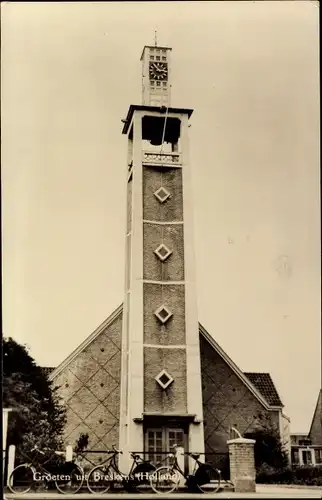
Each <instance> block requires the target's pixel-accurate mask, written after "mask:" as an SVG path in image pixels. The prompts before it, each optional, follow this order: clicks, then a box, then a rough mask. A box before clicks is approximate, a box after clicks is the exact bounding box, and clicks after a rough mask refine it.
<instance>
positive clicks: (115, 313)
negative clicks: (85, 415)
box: [48, 304, 123, 380]
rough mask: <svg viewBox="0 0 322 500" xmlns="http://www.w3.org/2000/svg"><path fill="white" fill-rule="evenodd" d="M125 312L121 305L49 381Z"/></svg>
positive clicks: (59, 366) (50, 375)
mask: <svg viewBox="0 0 322 500" xmlns="http://www.w3.org/2000/svg"><path fill="white" fill-rule="evenodd" d="M122 311H123V304H121V305H120V306H119V307H118V308H117V309H115V311H113V312H112V314H111V315H110V316H109V317H108V318H107V319H106V320H105V321H103V323H101V324H100V326H99V327H98V328H96V330H94V332H93V333H91V335H89V336H88V337H87V338H86V339H85V340H84V342H82V343H81V344H80V345H79V346H78V347H77V348H76V349H75V350H74V351H73V352H72V353H71V354H70V355H69V356H68V357H67V358H66V359H65V360H64V361H63V362H62V363H60V365H58V366H57V368H55V369H54V370H53V371H52V372H51V373H50V374H49V377H48V378H49V380H53V379H54V378H55V377H57V375H59V373H60V372H62V371H63V370H64V368H66V366H68V365H69V364H70V363H71V362H72V361H74V359H75V358H76V357H77V356H78V354H79V353H80V352H82V351H83V350H84V349H86V347H87V346H88V345H89V344H91V342H93V341H94V340H95V339H96V338H97V337H98V336H99V335H100V334H101V333H102V332H103V330H105V328H106V327H107V326H109V325H110V324H112V323H113V321H114V320H115V319H116V318H117V317H118V316H120V314H122Z"/></svg>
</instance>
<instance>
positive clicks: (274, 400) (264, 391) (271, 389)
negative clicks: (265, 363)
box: [44, 304, 283, 409]
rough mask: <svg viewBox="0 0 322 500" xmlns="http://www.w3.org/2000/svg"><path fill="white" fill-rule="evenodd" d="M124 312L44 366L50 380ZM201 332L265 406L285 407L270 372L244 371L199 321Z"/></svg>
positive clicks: (114, 314) (114, 313)
mask: <svg viewBox="0 0 322 500" xmlns="http://www.w3.org/2000/svg"><path fill="white" fill-rule="evenodd" d="M122 312H123V304H121V305H120V306H119V307H118V308H117V309H115V311H113V312H112V314H111V315H110V316H109V317H108V318H107V319H106V320H105V321H103V323H102V324H101V325H99V327H98V328H97V329H96V330H95V331H94V332H93V333H92V334H91V335H89V336H88V337H87V338H86V339H85V340H84V341H83V342H82V343H81V344H80V345H79V346H78V347H77V348H76V349H75V350H74V351H73V352H72V353H71V354H70V355H69V356H68V357H67V358H66V359H65V360H64V361H63V362H62V363H61V364H60V365H59V366H58V367H56V368H52V367H44V370H45V371H46V373H47V375H48V376H49V379H50V380H53V379H54V378H55V377H56V376H57V375H58V374H59V373H60V372H61V371H62V370H63V369H64V368H65V367H66V366H68V365H69V364H70V363H71V362H72V361H73V360H74V359H75V358H76V356H77V355H78V354H79V353H80V352H81V351H83V349H85V348H86V347H87V346H88V345H89V344H90V343H91V342H93V341H94V340H95V339H96V338H97V337H98V335H100V333H101V332H102V331H103V330H104V329H105V328H106V327H107V326H108V325H109V324H111V323H112V321H114V319H115V318H116V317H118V316H119V315H120V314H122ZM199 332H200V334H201V335H202V336H203V337H204V338H205V339H206V340H207V341H208V343H209V344H210V345H211V346H212V348H213V349H215V351H216V352H217V353H218V354H219V356H221V357H222V359H223V360H224V361H225V362H226V363H227V364H228V365H229V366H230V368H231V369H232V370H233V371H234V373H235V374H236V375H237V376H238V377H239V378H240V380H241V381H242V382H243V383H244V384H245V385H246V387H248V389H249V390H250V391H251V392H252V393H253V395H254V396H255V397H256V398H257V399H258V400H259V401H260V403H261V404H262V405H263V406H264V407H265V408H270V409H274V408H276V409H278V408H282V407H283V403H282V402H281V400H280V398H279V395H278V393H277V390H276V388H275V385H274V383H273V381H272V379H271V376H270V374H269V373H249V372H247V373H243V372H242V371H241V370H240V368H239V367H238V366H237V365H236V364H235V363H234V362H233V360H232V359H231V358H230V357H229V356H228V355H227V354H226V353H225V351H224V350H223V349H222V348H221V347H220V345H219V344H218V343H217V342H216V341H215V339H214V338H213V337H212V336H211V335H210V334H209V333H208V332H207V330H206V329H205V328H204V327H203V326H202V325H201V324H200V323H199Z"/></svg>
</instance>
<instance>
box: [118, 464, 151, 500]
mask: <svg viewBox="0 0 322 500" xmlns="http://www.w3.org/2000/svg"><path fill="white" fill-rule="evenodd" d="M155 471H156V467H155V466H154V465H153V464H151V463H150V462H142V463H139V464H138V465H137V466H136V467H135V468H134V470H133V471H132V474H131V475H132V478H130V480H129V481H128V484H127V485H126V486H128V487H129V488H130V489H131V492H133V491H135V492H137V493H149V492H151V484H150V477H151V474H154V472H155ZM126 486H125V488H126Z"/></svg>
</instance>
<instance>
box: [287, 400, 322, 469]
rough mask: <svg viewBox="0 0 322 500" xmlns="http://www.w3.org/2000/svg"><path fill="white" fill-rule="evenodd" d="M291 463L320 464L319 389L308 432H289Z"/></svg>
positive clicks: (321, 424)
mask: <svg viewBox="0 0 322 500" xmlns="http://www.w3.org/2000/svg"><path fill="white" fill-rule="evenodd" d="M291 456H292V464H293V465H295V466H298V465H321V466H322V392H321V390H320V392H319V396H318V400H317V403H316V407H315V410H314V414H313V418H312V422H311V427H310V431H309V433H308V434H299V433H296V434H291Z"/></svg>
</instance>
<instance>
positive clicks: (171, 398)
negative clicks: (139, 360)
mask: <svg viewBox="0 0 322 500" xmlns="http://www.w3.org/2000/svg"><path fill="white" fill-rule="evenodd" d="M163 369H165V370H166V371H167V372H168V373H169V375H171V376H172V378H173V379H174V381H173V382H172V384H171V385H170V386H169V387H168V388H167V389H166V390H163V389H161V387H160V386H159V385H158V383H157V382H156V380H155V377H156V376H157V375H158V374H159V373H160V372H161V371H162V370H163ZM186 394H187V381H186V351H185V349H177V348H175V349H155V348H149V347H145V348H144V411H146V412H156V413H167V412H173V413H184V412H186V409H187V402H186Z"/></svg>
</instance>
